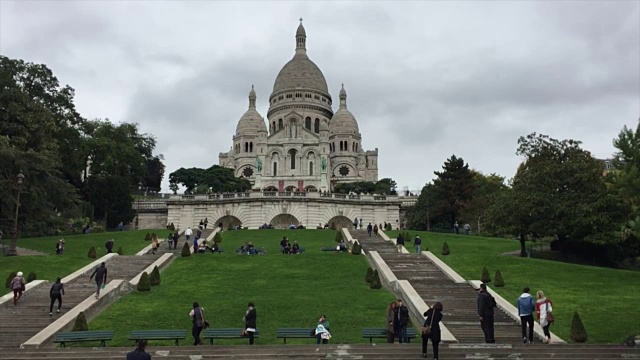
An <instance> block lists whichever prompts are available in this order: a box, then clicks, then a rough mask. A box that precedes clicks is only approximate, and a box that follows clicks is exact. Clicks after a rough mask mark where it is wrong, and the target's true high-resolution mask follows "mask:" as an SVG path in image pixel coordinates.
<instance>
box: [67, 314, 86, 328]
mask: <svg viewBox="0 0 640 360" xmlns="http://www.w3.org/2000/svg"><path fill="white" fill-rule="evenodd" d="M88 330H89V325H87V317H86V316H85V315H84V311H82V312H80V314H78V317H77V318H76V322H75V324H73V330H71V331H88Z"/></svg>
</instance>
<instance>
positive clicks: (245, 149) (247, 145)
mask: <svg viewBox="0 0 640 360" xmlns="http://www.w3.org/2000/svg"><path fill="white" fill-rule="evenodd" d="M244 152H249V143H248V142H246V143H244Z"/></svg>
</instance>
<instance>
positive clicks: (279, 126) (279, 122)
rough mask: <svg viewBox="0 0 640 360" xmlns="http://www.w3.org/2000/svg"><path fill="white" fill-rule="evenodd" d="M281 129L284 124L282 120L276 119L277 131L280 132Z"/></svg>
mask: <svg viewBox="0 0 640 360" xmlns="http://www.w3.org/2000/svg"><path fill="white" fill-rule="evenodd" d="M283 127H284V124H283V122H282V119H278V130H282V128H283Z"/></svg>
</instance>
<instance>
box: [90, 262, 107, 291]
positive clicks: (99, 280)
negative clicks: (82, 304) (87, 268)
mask: <svg viewBox="0 0 640 360" xmlns="http://www.w3.org/2000/svg"><path fill="white" fill-rule="evenodd" d="M94 276H95V277H96V299H99V298H100V288H101V287H102V284H106V283H107V265H105V263H104V262H103V263H102V264H100V266H99V267H97V268H96V269H95V270H93V274H91V277H90V278H89V280H91V279H93V277H94Z"/></svg>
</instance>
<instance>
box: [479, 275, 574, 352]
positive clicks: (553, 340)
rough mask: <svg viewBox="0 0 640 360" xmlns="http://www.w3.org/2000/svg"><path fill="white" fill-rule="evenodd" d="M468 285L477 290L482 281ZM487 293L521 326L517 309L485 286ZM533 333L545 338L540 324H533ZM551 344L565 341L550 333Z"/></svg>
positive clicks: (535, 322)
mask: <svg viewBox="0 0 640 360" xmlns="http://www.w3.org/2000/svg"><path fill="white" fill-rule="evenodd" d="M469 284H471V286H473V287H474V288H475V289H479V288H480V284H482V281H479V280H469ZM487 291H488V292H489V294H491V295H492V296H493V297H494V298H495V299H496V304H498V307H499V308H500V309H502V310H503V311H504V312H505V313H507V315H509V316H510V317H511V318H512V319H514V320H515V321H516V322H517V323H518V324H521V321H520V316H519V315H518V309H517V308H516V307H515V306H514V305H513V304H511V303H510V302H508V301H507V300H505V299H504V298H503V297H502V296H500V294H498V293H497V292H495V291H493V290H492V289H491V288H490V287H488V286H487ZM533 332H534V333H535V334H536V335H537V336H538V337H539V338H540V339H544V338H545V336H544V331H542V326H540V323H538V322H537V321H534V322H533ZM551 343H552V344H553V343H561V344H565V343H566V341H564V340H562V339H561V338H559V337H558V336H556V335H555V334H554V333H551Z"/></svg>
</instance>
